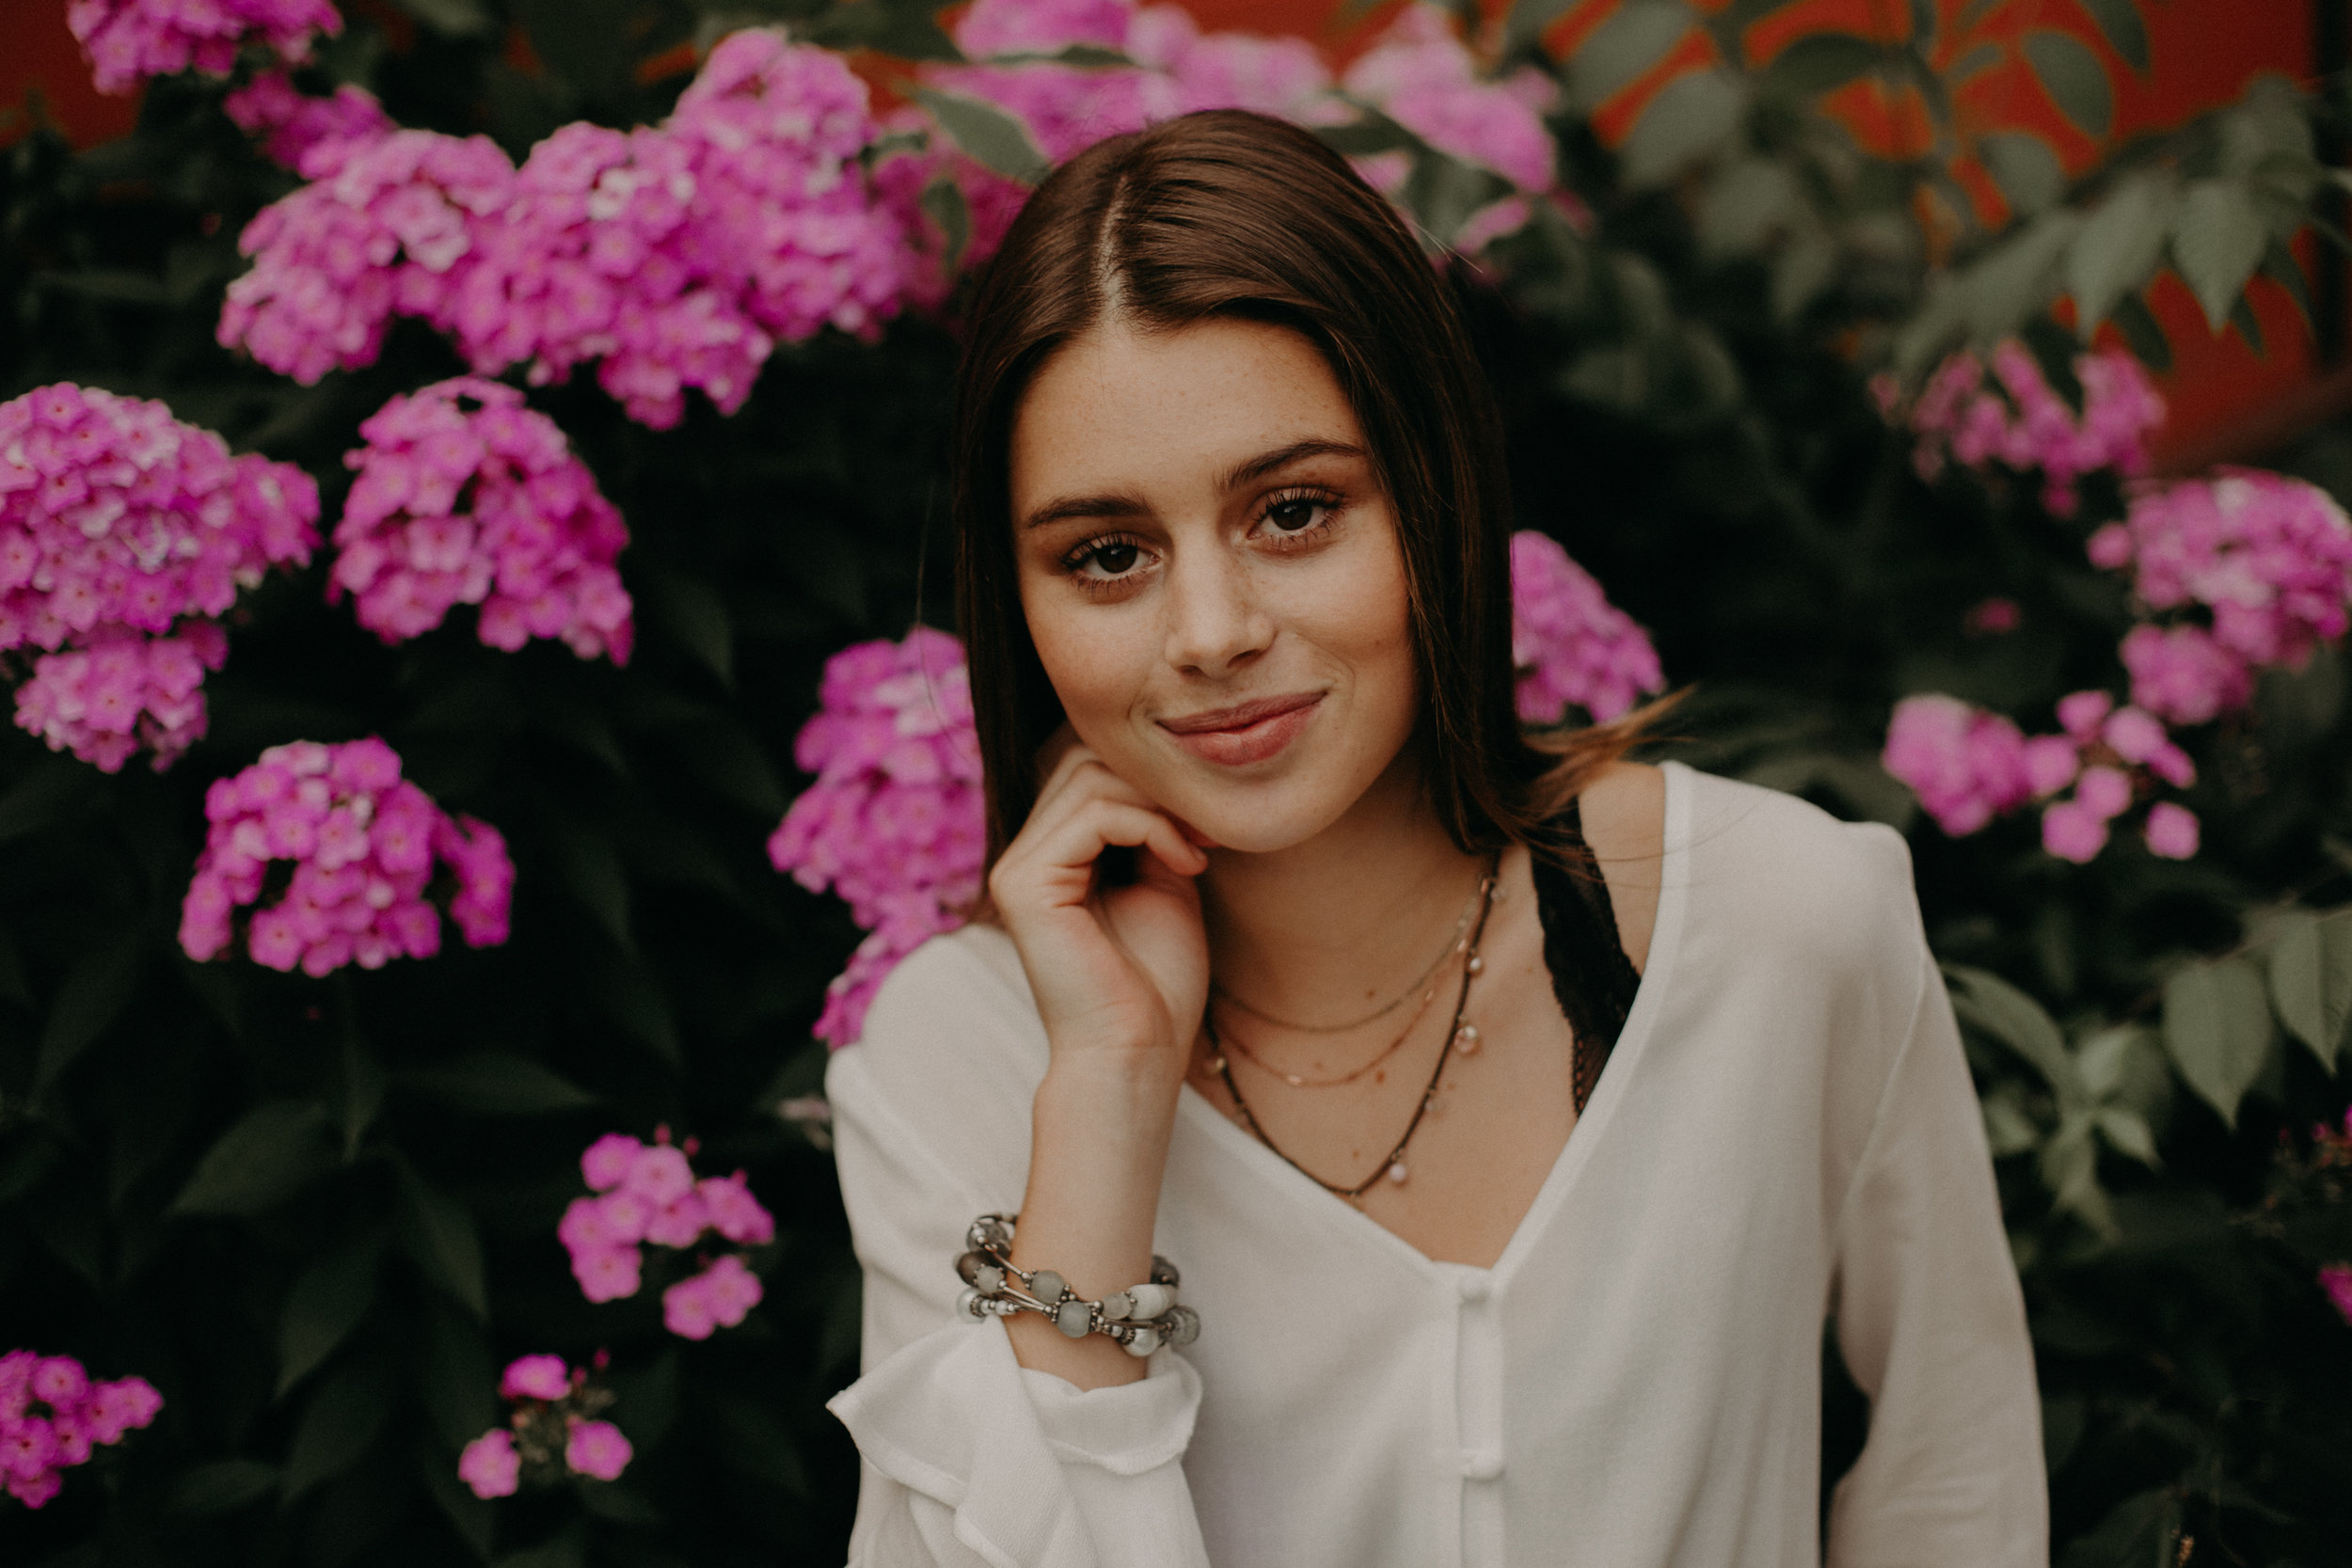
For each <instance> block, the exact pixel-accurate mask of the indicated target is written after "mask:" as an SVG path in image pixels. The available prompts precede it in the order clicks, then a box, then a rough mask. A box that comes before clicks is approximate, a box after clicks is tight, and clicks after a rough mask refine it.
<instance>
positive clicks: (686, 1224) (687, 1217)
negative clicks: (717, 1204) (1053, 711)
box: [645, 1192, 710, 1247]
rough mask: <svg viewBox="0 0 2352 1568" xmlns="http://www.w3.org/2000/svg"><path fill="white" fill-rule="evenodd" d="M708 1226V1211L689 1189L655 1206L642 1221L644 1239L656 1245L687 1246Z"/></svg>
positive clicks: (699, 1198) (699, 1236) (697, 1238)
mask: <svg viewBox="0 0 2352 1568" xmlns="http://www.w3.org/2000/svg"><path fill="white" fill-rule="evenodd" d="M709 1228H710V1212H709V1211H708V1210H707V1209H706V1208H704V1207H703V1200H702V1198H701V1197H700V1196H697V1195H696V1194H694V1193H692V1192H688V1193H687V1194H686V1195H685V1196H682V1197H680V1198H678V1199H677V1200H676V1201H675V1202H674V1203H672V1204H670V1205H669V1206H668V1207H667V1208H664V1209H660V1210H657V1211H656V1212H653V1213H652V1214H651V1215H650V1216H648V1218H647V1219H646V1222H645V1240H647V1241H649V1242H651V1243H654V1244H656V1245H657V1246H666V1247H690V1246H692V1245H693V1244H694V1243H695V1242H696V1241H697V1240H699V1239H700V1238H701V1236H702V1233H703V1232H704V1231H706V1230H707V1229H709Z"/></svg>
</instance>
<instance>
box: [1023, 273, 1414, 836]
mask: <svg viewBox="0 0 2352 1568" xmlns="http://www.w3.org/2000/svg"><path fill="white" fill-rule="evenodd" d="M1011 455H1012V464H1011V488H1012V527H1013V533H1014V538H1013V551H1014V557H1015V559H1016V561H1017V562H1018V567H1019V572H1020V581H1021V602H1022V607H1023V609H1024V610H1025V612H1026V614H1027V617H1028V623H1029V634H1030V636H1031V638H1032V639H1034V641H1035V642H1036V644H1037V651H1038V657H1040V658H1041V660H1042V661H1043V663H1044V666H1045V673H1046V674H1047V676H1048V677H1049V678H1050V679H1051V680H1052V681H1053V683H1054V689H1055V691H1056V692H1057V693H1058V694H1059V696H1060V698H1061V702H1062V706H1063V708H1064V709H1065V710H1066V711H1067V713H1068V714H1069V718H1070V722H1071V726H1072V728H1073V729H1074V730H1075V731H1076V732H1077V735H1078V738H1079V739H1080V740H1082V741H1084V742H1085V743H1086V744H1087V745H1088V746H1089V747H1091V748H1092V749H1093V750H1094V751H1095V752H1096V753H1097V754H1099V755H1100V756H1101V757H1102V759H1103V761H1104V763H1105V764H1107V765H1108V766H1109V768H1111V770H1112V771H1113V772H1115V773H1117V774H1118V775H1119V776H1120V777H1121V778H1123V779H1125V780H1126V781H1127V782H1128V783H1129V784H1133V785H1135V786H1136V788H1137V789H1139V790H1141V791H1143V792H1144V794H1146V795H1147V796H1149V797H1151V799H1152V800H1153V801H1155V802H1156V803H1157V804H1159V805H1160V806H1161V807H1163V808H1164V809H1166V810H1167V811H1168V812H1170V813H1171V814H1173V815H1174V816H1177V817H1178V818H1180V819H1181V820H1182V821H1184V823H1186V824H1188V825H1189V826H1190V827H1192V828H1193V829H1194V830H1196V831H1197V832H1199V833H1200V834H1201V835H1203V836H1205V837H1206V838H1208V839H1210V840H1212V841H1213V842H1215V843H1216V844H1220V845H1223V846H1225V847H1229V848H1233V849H1241V850H1248V851H1255V852H1263V851H1267V850H1274V849H1280V848H1285V847H1289V846H1291V845H1294V844H1297V843H1300V842H1302V841H1304V840H1306V839H1308V838H1310V837H1312V836H1313V835H1314V834H1316V833H1318V832H1322V831H1323V830H1324V829H1325V828H1327V827H1329V826H1330V825H1331V824H1332V823H1334V822H1336V821H1337V820H1338V819H1339V818H1340V817H1341V816H1342V815H1343V814H1344V813H1345V812H1346V811H1347V810H1348V808H1349V807H1351V806H1353V805H1354V804H1355V803H1356V802H1357V801H1358V800H1359V799H1361V798H1362V797H1363V795H1364V793H1365V791H1366V790H1367V789H1368V788H1369V787H1370V786H1371V785H1372V784H1373V783H1374V781H1375V780H1376V779H1378V778H1380V776H1381V775H1382V773H1383V772H1384V771H1385V770H1386V769H1388V768H1390V766H1391V763H1394V762H1396V761H1398V759H1399V757H1400V754H1401V752H1403V749H1404V747H1405V744H1406V739H1407V738H1408V737H1409V736H1411V734H1412V731H1413V725H1414V721H1415V718H1416V716H1417V713H1418V710H1419V704H1420V693H1419V690H1418V686H1417V677H1416V675H1415V673H1414V657H1413V642H1412V635H1411V631H1410V627H1409V625H1408V620H1407V615H1406V581H1405V561H1404V556H1403V554H1402V552H1401V550H1400V548H1399V546H1398V543H1397V534H1396V518H1395V515H1394V513H1393V511H1392V510H1391V506H1390V503H1389V498H1388V496H1387V494H1386V493H1385V492H1384V491H1383V490H1382V488H1381V486H1380V484H1379V483H1378V480H1377V478H1376V477H1375V469H1374V467H1373V462H1372V455H1371V452H1370V451H1369V449H1368V447H1367V445H1366V442H1365V439H1364V433H1363V430H1362V428H1361V427H1360V426H1359V424H1358V423H1357V420H1356V414H1355V410H1354V409H1353V408H1351V407H1350V406H1349V404H1348V401H1347V398H1346V395H1345V394H1344V393H1343V392H1342V391H1341V389H1340V385H1339V382H1338V381H1337V379H1335V378H1334V377H1333V376H1332V374H1331V372H1330V369H1329V367H1328V366H1327V365H1326V364H1325V363H1324V361H1323V356H1321V355H1320V354H1318V353H1317V352H1316V351H1315V350H1314V348H1313V347H1312V346H1311V345H1310V344H1309V343H1308V342H1307V341H1306V340H1305V339H1303V338H1301V337H1299V336H1298V335H1297V334H1296V333H1294V332H1291V331H1288V330H1286V329H1284V328H1282V327H1279V326H1270V325H1264V324H1263V323H1257V322H1245V321H1234V320H1225V319H1212V320H1209V321H1205V322H1201V323H1199V324H1196V325H1191V326H1186V327H1183V328H1179V329H1177V330H1174V331H1163V332H1148V333H1147V332H1138V331H1135V330H1132V329H1130V328H1127V327H1125V326H1121V325H1104V326H1101V327H1097V328H1096V329H1094V330H1092V331H1090V332H1089V333H1088V334H1087V335H1086V336H1084V337H1082V338H1080V339H1078V340H1076V341H1074V342H1073V343H1071V344H1070V345H1069V346H1067V347H1066V348H1064V349H1063V350H1062V351H1061V352H1060V353H1058V354H1057V355H1056V356H1054V357H1053V358H1052V359H1050V360H1048V361H1047V362H1046V364H1045V365H1044V367H1043V368H1042V369H1041V371H1040V372H1038V374H1037V376H1036V379H1035V380H1034V381H1033V382H1032V383H1031V385H1030V388H1029V390H1028V394H1027V396H1026V397H1025V399H1024V400H1023V402H1022V404H1021V407H1020V410H1019V414H1018V417H1017V418H1016V420H1015V421H1014V425H1013V433H1012V454H1011Z"/></svg>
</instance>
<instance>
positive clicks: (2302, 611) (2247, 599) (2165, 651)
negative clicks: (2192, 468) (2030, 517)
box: [2089, 468, 2352, 724]
mask: <svg viewBox="0 0 2352 1568" xmlns="http://www.w3.org/2000/svg"><path fill="white" fill-rule="evenodd" d="M2089 551H2090V559H2091V562H2092V563H2093V564H2095V565H2099V566H2104V567H2106V568H2108V569H2109V570H2112V571H2123V570H2128V571H2130V572H2131V574H2132V589H2133V593H2134V594H2135V596H2136V597H2137V599H2138V600H2139V602H2140V603H2141V604H2142V605H2144V606H2146V607H2147V608H2148V609H2150V610H2157V611H2169V610H2185V609H2190V608H2201V609H2203V610H2206V611H2208V612H2209V613H2210V615H2211V618H2212V626H2211V628H2210V629H2208V628H2207V627H2205V626H2199V625H2194V624H2177V625H2173V626H2168V627H2162V628H2159V627H2157V626H2137V627H2134V628H2133V630H2132V632H2131V634H2130V635H2129V636H2128V637H2126V638H2125V639H2124V641H2123V646H2122V657H2123V665H2124V668H2125V669H2126V670H2128V671H2130V673H2131V676H2132V700H2133V701H2134V702H2136V703H2137V704H2138V705H2140V706H2142V707H2144V708H2147V709H2148V710H2149V711H2151V712H2153V713H2154V714H2156V715H2158V716H2159V717H2161V718H2164V719H2168V720H2169V721H2172V722H2174V723H2176V724H2201V723H2204V722H2206V721H2208V720H2211V719H2213V718H2215V717H2217V715H2219V714H2221V713H2224V712H2226V711H2228V710H2229V709H2231V708H2234V707H2239V706H2242V705H2244V704H2245V703H2246V702H2247V701H2248V699H2249V697H2250V696H2251V695H2252V691H2253V675H2254V672H2255V671H2256V670H2258V669H2261V668H2263V667H2265V666H2273V665H2285V666H2291V667H2299V666H2300V665H2301V664H2302V663H2303V661H2304V660H2305V659H2307V658H2309V657H2311V652H2312V648H2313V647H2315V646H2317V645H2318V644H2319V643H2320V642H2323V641H2334V640H2335V639H2337V638H2340V637H2342V636H2343V635H2344V629H2345V608H2346V605H2347V603H2352V519H2347V518H2346V517H2345V515H2344V510H2343V508H2341V507H2339V506H2338V505H2336V503H2335V502H2334V501H2333V500H2332V499H2329V498H2328V495H2327V493H2326V492H2325V491H2322V490H2320V489H2319V488H2317V487H2316V486H2314V485H2311V484H2306V483H2303V482H2302V481H2301V480H2296V479H2289V478H2287V477H2286V476H2284V475H2283V474H2274V473H2265V472H2262V471H2261V470H2259V469H2253V468H2224V469H2221V470H2219V471H2218V472H2217V474H2216V475H2215V476H2214V477H2213V478H2211V479H2201V480H2189V481H2185V482H2183V483H2177V484H2169V485H2162V486H2150V487H2148V488H2145V489H2142V490H2140V491H2139V492H2138V493H2137V494H2136V495H2135V496H2134V497H2133V498H2132V503H2131V511H2130V513H2129V515H2127V516H2126V517H2125V518H2124V519H2123V521H2122V522H2120V523H2109V524H2108V525H2106V527H2105V528H2103V529H2101V530H2099V531H2097V532H2096V533H2094V534H2092V535H2091V536H2090V545H2089Z"/></svg>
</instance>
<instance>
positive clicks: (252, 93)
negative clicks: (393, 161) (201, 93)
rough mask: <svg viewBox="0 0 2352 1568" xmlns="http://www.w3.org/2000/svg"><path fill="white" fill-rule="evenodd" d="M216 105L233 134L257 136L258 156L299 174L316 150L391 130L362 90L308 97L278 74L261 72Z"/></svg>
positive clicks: (377, 105) (379, 108) (378, 107)
mask: <svg viewBox="0 0 2352 1568" xmlns="http://www.w3.org/2000/svg"><path fill="white" fill-rule="evenodd" d="M220 106H221V110H222V112H223V113H225V114H227V115H228V116H229V118H230V119H231V120H234V121H235V122H236V125H237V128H238V129H239V130H241V131H245V132H247V133H249V134H251V135H256V136H259V137H261V138H262V152H263V153H264V154H266V155H267V156H269V157H270V158H273V159H275V160H277V161H278V163H281V164H283V165H285V166H287V167H288V168H291V169H297V170H303V171H304V172H310V171H309V170H307V169H305V167H304V161H305V160H306V159H308V158H309V157H310V153H311V152H312V151H313V150H316V149H319V148H325V147H334V146H340V145H342V143H345V142H358V141H373V140H374V139H375V138H376V137H378V136H385V135H390V134H391V133H392V131H393V130H394V129H395V127H394V126H393V124H392V121H391V119H390V117H389V116H388V115H386V114H385V113H384V106H383V105H382V104H381V103H377V102H376V101H375V94H373V93H372V92H370V91H368V90H367V88H365V87H356V86H354V85H353V84H351V83H349V82H345V83H344V84H343V85H342V86H341V87H337V88H336V89H335V90H334V92H333V93H331V94H330V95H328V96H327V97H325V98H312V97H310V96H309V95H308V94H306V93H304V92H303V91H301V90H300V89H299V88H297V87H295V86H294V79H293V78H292V77H290V76H288V75H287V74H286V73H285V72H284V71H262V72H261V73H260V74H259V75H257V76H255V77H254V78H253V79H252V80H251V81H250V82H247V83H246V85H245V86H244V87H239V88H238V89H237V90H236V91H234V92H232V93H230V95H229V96H228V97H227V98H225V99H223V100H222V101H221V105H220ZM322 167H324V165H322Z"/></svg>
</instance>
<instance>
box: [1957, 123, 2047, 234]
mask: <svg viewBox="0 0 2352 1568" xmlns="http://www.w3.org/2000/svg"><path fill="white" fill-rule="evenodd" d="M1977 151H1978V153H1979V156H1981V157H1982V158H1983V159H1984V166H1985V168H1986V169H1987V170H1988V171H1989V172H1990V173H1991V174H1992V176H1993V182H1994V184H1996V185H1998V186H2000V187H2001V197H2002V199H2004V200H2006V201H2007V202H2008V203H2009V204H2010V208H2011V209H2012V210H2014V211H2015V212H2016V213H2017V214H2018V215H2019V216H2020V217H2032V216H2033V215H2034V214H2037V213H2046V212H2048V211H2049V210H2050V209H2051V208H2053V207H2055V206H2057V205H2058V202H2059V201H2060V200H2062V199H2064V198H2065V196H2066V166H2064V165H2063V164H2061V163H2059V162H2058V152H2057V150H2055V149H2053V148H2052V147H2051V146H2050V144H2049V143H2048V142H2047V141H2044V140H2043V139H2042V137H2040V136H2038V135H2034V134H2033V133H2032V132H2030V131H1996V132H1994V133H1993V134H1992V135H1985V136H1979V137H1978V138H1977Z"/></svg>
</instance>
